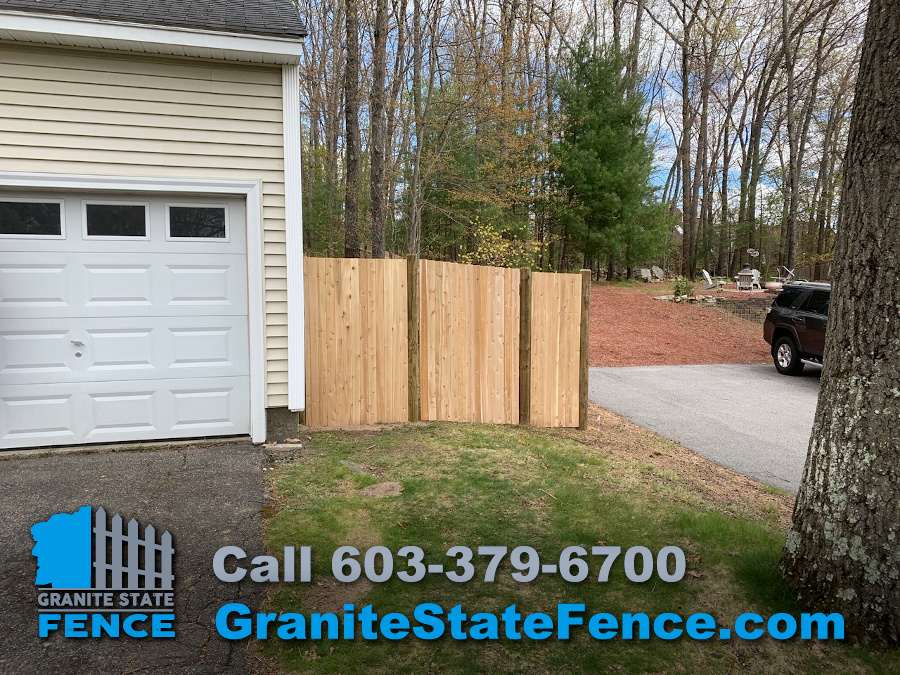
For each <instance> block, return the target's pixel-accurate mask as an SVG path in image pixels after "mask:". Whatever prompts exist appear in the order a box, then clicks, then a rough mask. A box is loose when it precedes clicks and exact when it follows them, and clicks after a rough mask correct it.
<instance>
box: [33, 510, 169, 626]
mask: <svg viewBox="0 0 900 675" xmlns="http://www.w3.org/2000/svg"><path fill="white" fill-rule="evenodd" d="M31 536H32V538H33V539H34V541H35V547H34V548H33V549H32V551H31V554H32V555H33V556H35V558H37V574H36V576H35V585H37V586H38V587H39V589H38V595H37V604H38V612H39V622H38V626H39V628H38V634H39V635H40V636H41V637H47V636H48V635H49V634H50V633H51V632H53V631H57V630H62V631H63V633H64V635H65V636H66V637H101V636H102V635H109V636H111V637H119V635H120V634H121V633H124V634H125V635H128V636H130V637H136V638H142V637H147V636H148V635H149V636H151V637H174V636H175V631H174V629H173V628H172V623H173V622H174V620H175V614H174V611H175V593H174V591H173V585H174V583H175V577H174V576H173V574H172V559H173V557H174V555H175V549H174V548H173V547H172V535H171V534H169V533H168V532H164V533H163V534H162V536H161V537H160V538H159V541H158V542H157V539H156V529H155V528H154V527H153V525H147V526H146V527H145V528H144V530H143V533H142V532H141V526H140V524H139V523H138V522H137V520H135V519H133V518H132V519H131V520H130V521H129V522H128V525H127V527H123V523H122V516H120V515H119V514H116V515H114V516H113V517H112V519H111V520H110V521H109V523H107V516H106V511H105V510H104V509H103V508H99V509H97V510H96V512H94V513H92V510H91V507H90V506H82V507H81V508H80V509H78V510H77V511H75V513H57V514H54V515H53V516H51V517H50V519H49V520H46V521H44V522H40V523H37V524H35V525H34V526H32V528H31Z"/></svg>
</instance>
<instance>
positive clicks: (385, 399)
mask: <svg viewBox="0 0 900 675" xmlns="http://www.w3.org/2000/svg"><path fill="white" fill-rule="evenodd" d="M304 272H305V274H304V288H305V291H306V363H307V368H306V423H307V424H309V425H310V426H344V425H350V424H375V423H378V422H403V421H406V420H408V419H409V407H408V391H407V387H408V383H407V373H408V367H409V366H408V352H407V322H406V296H407V288H406V260H402V259H401V260H369V259H333V258H306V261H305V265H304Z"/></svg>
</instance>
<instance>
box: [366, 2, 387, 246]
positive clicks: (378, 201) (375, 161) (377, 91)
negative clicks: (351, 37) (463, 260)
mask: <svg viewBox="0 0 900 675" xmlns="http://www.w3.org/2000/svg"><path fill="white" fill-rule="evenodd" d="M387 24H388V8H387V0H377V1H376V3H375V34H374V39H373V44H372V93H371V95H370V97H369V100H370V106H369V117H370V128H371V134H370V137H369V160H370V164H371V175H370V189H369V192H370V200H371V203H372V257H373V258H383V257H384V229H385V224H386V222H387V210H386V208H385V195H386V192H385V183H384V168H385V159H384V154H385V141H386V139H385V129H386V127H387V117H386V115H385V95H386V92H385V88H384V78H385V75H386V73H387V30H388V25H387Z"/></svg>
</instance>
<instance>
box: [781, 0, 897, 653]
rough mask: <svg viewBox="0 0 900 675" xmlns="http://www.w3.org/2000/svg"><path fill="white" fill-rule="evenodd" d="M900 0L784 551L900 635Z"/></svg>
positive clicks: (875, 94) (870, 631)
mask: <svg viewBox="0 0 900 675" xmlns="http://www.w3.org/2000/svg"><path fill="white" fill-rule="evenodd" d="M898 44H900V3H897V2H896V0H872V2H871V6H870V10H869V18H868V24H867V26H866V32H865V41H864V46H863V54H862V60H861V64H860V73H859V80H858V83H857V90H856V99H855V103H854V110H853V118H852V121H851V127H850V137H849V142H848V150H847V157H846V161H845V164H844V186H843V195H844V198H843V203H842V205H841V212H840V217H839V225H838V235H837V245H836V255H835V259H836V263H835V277H834V287H833V288H834V290H833V293H832V302H831V318H830V324H831V325H830V329H829V333H828V338H827V341H826V347H825V369H824V372H823V375H822V387H821V392H820V394H819V406H818V409H817V411H816V420H815V425H814V427H813V435H812V440H811V441H810V446H809V456H808V458H807V461H806V468H805V470H804V476H803V482H802V484H801V486H800V491H799V494H798V495H797V504H796V506H795V508H794V517H793V522H792V524H791V528H790V531H789V532H788V537H787V541H786V543H785V548H784V553H783V556H782V569H783V571H784V573H785V575H786V577H787V580H788V582H789V583H790V584H791V586H792V587H793V588H794V589H795V590H796V591H797V593H798V594H799V595H800V597H801V599H802V601H803V602H804V603H805V604H807V605H808V606H810V607H811V608H814V609H815V610H816V611H838V612H841V613H843V615H844V618H845V620H846V622H847V626H848V628H849V629H850V630H851V631H852V632H857V633H859V634H860V635H861V636H863V637H868V638H870V639H886V640H889V641H892V642H897V641H898V640H900V574H898V570H900V546H898V544H897V539H898V531H900V431H898V430H900V423H898V419H900V313H898V311H897V308H898V307H900V284H898V283H897V272H898V268H897V266H898V263H897V261H898V260H900V190H898V189H897V186H898V185H900V144H898V143H897V129H898V128H900V51H898V49H897V45H898Z"/></svg>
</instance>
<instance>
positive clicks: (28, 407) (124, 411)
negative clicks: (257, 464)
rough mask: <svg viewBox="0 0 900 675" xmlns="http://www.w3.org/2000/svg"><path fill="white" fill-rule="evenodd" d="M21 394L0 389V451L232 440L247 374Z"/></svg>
mask: <svg viewBox="0 0 900 675" xmlns="http://www.w3.org/2000/svg"><path fill="white" fill-rule="evenodd" d="M150 384H152V386H148V385H150ZM20 393H21V389H20V388H19V389H18V391H17V390H16V388H13V387H7V386H3V387H0V449H9V448H16V447H22V446H23V445H30V446H45V445H46V446H54V445H72V444H77V443H110V442H117V441H123V440H130V441H131V440H133V441H142V440H154V439H169V438H172V439H175V438H197V437H203V436H230V435H237V434H244V433H246V432H247V429H249V426H250V413H249V397H250V389H249V384H248V381H247V378H245V377H232V378H209V379H207V380H204V381H202V382H201V383H199V384H198V382H197V380H194V379H180V380H161V381H155V382H152V383H148V382H144V383H140V382H131V381H127V382H121V381H120V382H86V383H79V384H76V385H71V384H46V385H35V386H33V387H30V388H29V394H28V395H27V396H22V395H20Z"/></svg>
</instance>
